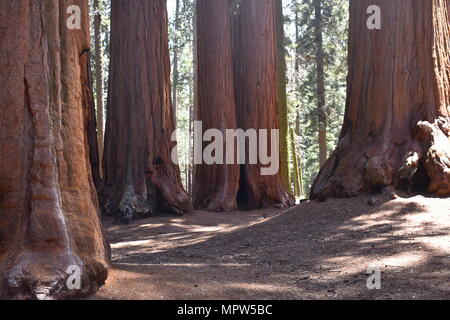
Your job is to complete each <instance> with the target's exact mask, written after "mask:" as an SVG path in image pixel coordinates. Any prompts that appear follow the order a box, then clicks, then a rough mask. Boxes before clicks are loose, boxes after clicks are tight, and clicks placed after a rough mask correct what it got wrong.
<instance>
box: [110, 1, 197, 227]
mask: <svg viewBox="0 0 450 320" xmlns="http://www.w3.org/2000/svg"><path fill="white" fill-rule="evenodd" d="M110 68H111V74H110V85H109V97H108V120H107V128H106V140H105V141H106V143H105V155H104V159H105V160H104V165H105V168H104V174H105V184H104V192H105V193H104V196H105V207H106V208H105V209H106V210H107V212H110V213H112V214H118V217H120V218H126V220H127V221H129V219H130V218H132V217H133V216H136V215H148V214H152V213H155V212H156V211H171V212H175V213H179V214H181V213H183V212H187V211H190V209H191V205H190V199H189V197H188V195H187V194H186V192H185V191H184V189H183V186H182V183H181V177H180V172H179V167H178V165H176V164H174V162H173V161H172V157H171V154H172V152H173V151H174V150H176V149H175V148H176V145H175V142H172V141H171V137H172V133H173V132H174V130H175V121H174V115H173V110H172V106H171V101H170V96H171V95H170V63H169V50H168V31H167V9H166V1H165V0H152V1H148V0H133V1H129V0H114V1H112V8H111V66H110ZM174 158H176V157H174ZM173 160H177V159H173Z"/></svg>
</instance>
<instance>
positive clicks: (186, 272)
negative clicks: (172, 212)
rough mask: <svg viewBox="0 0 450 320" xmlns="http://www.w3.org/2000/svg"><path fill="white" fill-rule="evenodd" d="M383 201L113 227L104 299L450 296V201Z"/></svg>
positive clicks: (331, 203) (165, 219)
mask: <svg viewBox="0 0 450 320" xmlns="http://www.w3.org/2000/svg"><path fill="white" fill-rule="evenodd" d="M374 197H376V204H375V205H373V206H370V205H369V204H368V200H369V199H371V198H370V197H361V198H355V199H341V200H335V199H331V200H328V201H326V202H322V203H319V202H309V203H304V204H302V205H300V206H297V207H295V208H293V209H290V210H287V211H276V210H265V211H254V212H233V213H207V212H196V213H195V214H193V215H190V216H185V217H181V218H180V217H168V216H164V217H156V218H151V219H147V220H140V221H137V222H136V223H135V224H132V225H129V226H114V225H112V224H110V223H109V222H106V224H105V229H106V233H107V237H108V239H109V240H110V241H111V246H112V252H113V263H114V266H113V269H112V270H111V272H110V276H109V279H108V280H107V283H106V285H105V286H104V287H103V288H102V289H101V290H100V291H99V292H98V294H97V296H96V297H95V298H96V299H152V300H158V299H181V300H184V299H232V300H240V299H450V200H449V199H437V198H426V197H423V196H416V197H412V198H408V199H405V198H403V199H402V198H399V199H397V200H393V201H386V199H383V198H382V196H374ZM372 198H373V197H372ZM368 267H378V268H380V269H381V272H382V274H381V280H382V282H381V284H382V288H381V290H368V289H367V286H366V283H367V278H368V277H369V275H368V274H367V269H368Z"/></svg>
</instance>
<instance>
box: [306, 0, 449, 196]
mask: <svg viewBox="0 0 450 320" xmlns="http://www.w3.org/2000/svg"><path fill="white" fill-rule="evenodd" d="M370 5H378V6H379V7H380V8H381V14H382V26H381V29H380V30H377V29H375V30H369V29H368V28H367V26H366V22H367V18H368V15H367V14H366V11H367V8H368V7H369V6H370ZM449 14H450V1H449V0H426V1H423V0H411V1H391V0H377V1H369V0H352V1H350V35H349V37H350V38H349V68H350V71H349V77H348V98H347V107H346V108H347V109H346V114H345V121H344V125H343V128H342V132H341V136H340V140H339V144H338V147H337V149H336V151H335V152H334V153H333V155H332V156H331V158H330V159H329V160H328V161H327V162H326V164H325V166H324V167H323V169H322V170H321V172H320V174H319V176H318V178H317V179H316V181H315V183H314V185H313V187H312V190H311V197H312V198H313V199H316V198H318V199H326V198H328V197H336V196H337V197H347V196H355V195H358V194H360V193H362V192H368V191H373V190H376V189H383V188H390V189H391V188H406V186H407V185H411V184H412V185H413V187H417V188H422V189H423V188H428V191H429V192H431V193H434V194H438V195H449V194H450V141H449V136H450V130H449V129H450V122H449V120H450V119H449V113H450V74H449V73H450V42H449V40H450V20H449V19H450V16H449Z"/></svg>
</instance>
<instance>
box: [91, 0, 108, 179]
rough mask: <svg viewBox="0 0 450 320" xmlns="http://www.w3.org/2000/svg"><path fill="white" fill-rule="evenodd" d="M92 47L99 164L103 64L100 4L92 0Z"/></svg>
mask: <svg viewBox="0 0 450 320" xmlns="http://www.w3.org/2000/svg"><path fill="white" fill-rule="evenodd" d="M94 10H95V15H94V47H95V85H96V91H95V101H96V103H95V105H96V111H97V141H98V143H97V144H98V153H99V162H100V163H102V160H103V149H104V147H103V144H104V132H105V129H104V128H105V126H104V122H105V120H104V110H103V62H102V60H103V59H102V29H101V28H102V16H101V13H100V2H99V0H94ZM99 168H100V176H103V173H102V168H101V166H99Z"/></svg>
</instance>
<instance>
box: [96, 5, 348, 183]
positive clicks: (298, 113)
mask: <svg viewBox="0 0 450 320" xmlns="http://www.w3.org/2000/svg"><path fill="white" fill-rule="evenodd" d="M99 1H100V12H101V15H102V44H103V50H102V58H103V70H104V97H105V101H106V96H107V92H108V69H109V67H108V66H109V47H110V11H111V0H99ZM92 2H93V0H90V4H91V19H93V15H94V11H93V9H92V8H93V6H92ZM179 3H180V11H179V16H178V23H176V21H175V17H176V14H175V10H176V0H167V6H168V15H169V49H170V55H171V61H172V62H173V56H174V52H175V50H177V53H178V68H177V69H178V79H177V100H178V106H177V128H178V129H179V131H178V152H179V159H180V169H181V174H182V178H183V181H184V183H185V185H187V180H188V173H189V171H188V166H187V165H185V164H186V163H190V162H191V158H190V153H191V152H190V148H191V147H192V140H193V137H192V133H191V132H190V131H189V128H190V123H191V120H192V112H193V104H194V102H193V100H194V54H193V51H194V43H193V42H194V39H193V38H194V14H195V5H194V0H179ZM283 5H284V14H285V31H286V32H285V33H286V60H287V79H288V86H287V90H288V113H289V114H288V119H289V120H290V124H289V125H290V126H291V127H292V128H295V131H296V134H297V136H296V137H295V139H296V144H297V149H298V150H301V154H300V155H299V157H298V158H299V159H302V163H299V164H298V165H299V167H302V169H303V172H302V174H303V179H304V185H305V192H308V191H309V188H310V186H311V184H312V182H313V181H314V178H315V177H316V175H317V173H318V171H319V159H318V155H319V146H318V132H317V131H318V130H317V128H318V123H317V97H316V64H315V53H316V46H315V37H314V23H315V18H314V6H313V0H283ZM322 7H323V12H322V15H323V41H324V50H325V79H326V107H327V115H328V128H327V130H328V147H329V150H330V152H331V151H333V150H334V148H335V146H336V142H337V138H338V136H339V133H340V129H341V125H342V118H343V113H344V107H345V94H346V76H347V28H348V0H323V1H322ZM238 10H239V1H238V0H236V1H235V2H234V5H233V12H237V11H238ZM91 22H92V26H93V21H91ZM176 26H178V27H177V28H176ZM296 26H297V28H296ZM296 30H297V32H296ZM91 31H92V37H93V27H92V29H91ZM92 40H93V39H92ZM92 43H93V42H92ZM175 44H177V46H175ZM92 54H95V53H94V52H93V53H92ZM92 58H93V57H92ZM92 61H94V59H92ZM172 69H173V64H172ZM172 74H173V70H172ZM94 90H95V84H94ZM289 148H290V149H292V147H291V145H289ZM291 152H292V150H291ZM290 158H291V163H290V166H291V171H293V166H294V164H293V160H292V159H293V157H292V156H291V157H290Z"/></svg>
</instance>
